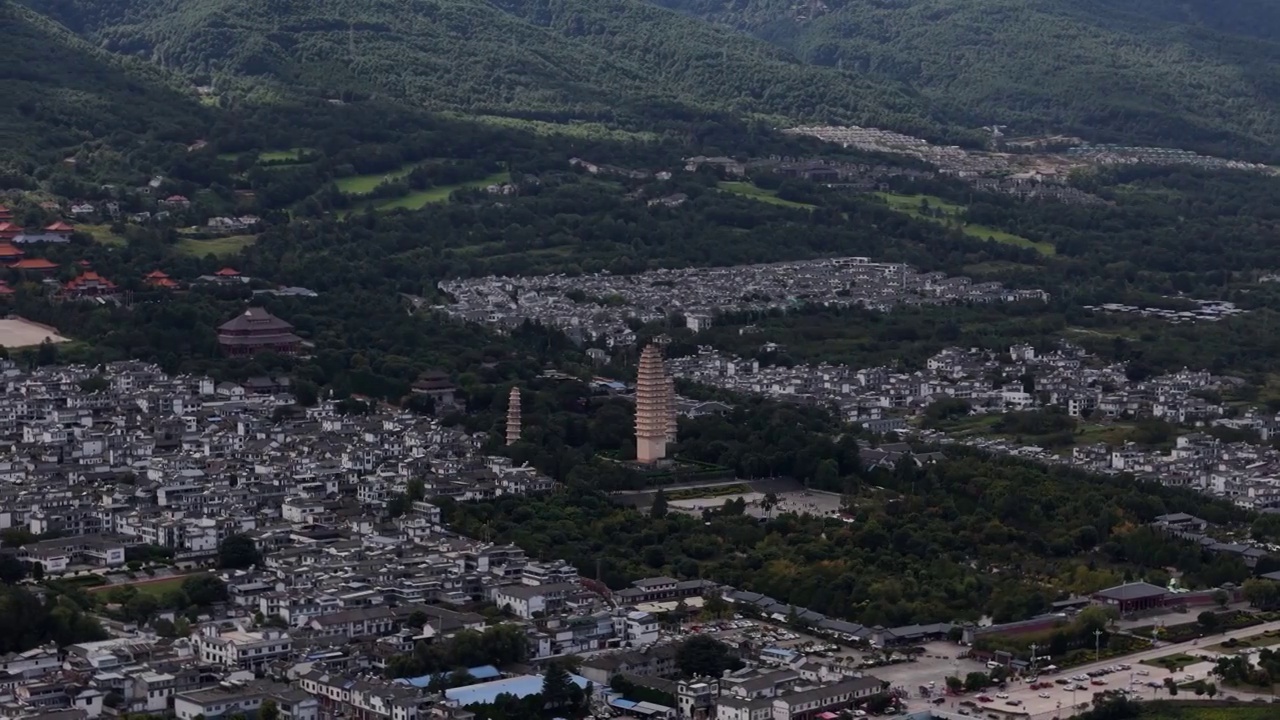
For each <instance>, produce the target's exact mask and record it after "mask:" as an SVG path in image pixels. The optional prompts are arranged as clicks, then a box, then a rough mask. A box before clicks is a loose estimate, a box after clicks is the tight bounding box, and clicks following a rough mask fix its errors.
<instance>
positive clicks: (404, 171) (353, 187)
mask: <svg viewBox="0 0 1280 720" xmlns="http://www.w3.org/2000/svg"><path fill="white" fill-rule="evenodd" d="M415 167H417V166H416V165H414V164H413V163H410V164H408V165H404V166H402V167H400V168H397V169H395V170H392V171H391V172H386V173H372V174H370V175H352V176H350V177H344V178H338V179H337V180H336V181H335V182H336V183H337V185H338V189H339V190H341V191H342V192H344V193H347V194H348V195H367V194H369V193H371V192H373V189H374V188H376V187H378V186H379V185H381V184H382V183H384V182H387V181H388V180H399V179H400V178H402V177H404V176H406V175H408V174H409V173H411V172H413V169H414V168H415Z"/></svg>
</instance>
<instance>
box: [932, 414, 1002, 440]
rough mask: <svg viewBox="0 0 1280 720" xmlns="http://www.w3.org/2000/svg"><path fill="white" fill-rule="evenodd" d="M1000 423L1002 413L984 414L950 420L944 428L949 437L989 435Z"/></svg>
mask: <svg viewBox="0 0 1280 720" xmlns="http://www.w3.org/2000/svg"><path fill="white" fill-rule="evenodd" d="M998 422H1000V413H984V414H982V415H968V416H965V417H962V418H956V419H955V420H948V421H947V422H945V423H944V424H943V426H942V427H943V429H944V430H945V431H946V432H947V434H948V435H952V436H959V437H964V436H967V435H987V434H989V433H991V432H992V427H994V426H995V424H996V423H998Z"/></svg>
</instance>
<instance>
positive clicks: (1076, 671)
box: [910, 620, 1280, 718]
mask: <svg viewBox="0 0 1280 720" xmlns="http://www.w3.org/2000/svg"><path fill="white" fill-rule="evenodd" d="M1271 630H1280V620H1278V621H1274V622H1269V623H1263V624H1261V625H1255V626H1253V627H1249V628H1243V629H1240V630H1231V631H1229V632H1226V633H1223V634H1221V635H1214V636H1212V637H1207V638H1203V639H1201V640H1200V641H1198V642H1196V641H1192V642H1184V643H1177V644H1168V645H1162V646H1161V647H1158V648H1154V649H1151V650H1143V651H1141V652H1137V653H1133V654H1132V655H1126V656H1124V657H1119V658H1111V659H1109V660H1103V661H1101V662H1096V663H1089V664H1087V665H1080V666H1077V667H1074V668H1071V669H1070V670H1064V671H1062V672H1060V673H1058V674H1055V675H1052V676H1045V677H1046V678H1050V679H1057V678H1059V677H1070V676H1072V675H1083V674H1087V673H1089V672H1090V671H1092V670H1099V669H1101V668H1104V667H1108V666H1112V665H1117V664H1120V663H1123V664H1125V665H1131V666H1132V668H1131V669H1130V670H1127V671H1123V672H1117V673H1111V674H1110V675H1106V676H1104V677H1103V679H1104V680H1106V681H1107V684H1106V685H1104V686H1092V685H1090V686H1088V687H1089V689H1088V690H1077V691H1075V692H1074V693H1073V692H1071V691H1066V690H1063V689H1062V686H1061V685H1054V686H1053V688H1052V689H1049V690H1032V689H1030V688H1029V687H1027V684H1026V683H1022V682H1015V683H1010V684H1009V688H1008V690H1006V691H1005V692H1007V693H1008V694H1009V698H1008V699H1009V700H1021V701H1022V705H1020V706H1018V707H1016V708H1015V707H1010V706H1007V705H1005V702H1006V700H1005V699H994V698H995V692H990V693H988V695H990V696H991V697H992V698H993V699H994V700H993V702H991V703H983V704H981V705H980V707H982V708H991V709H995V710H1000V711H1004V712H1023V713H1028V714H1030V715H1032V716H1041V715H1043V716H1045V717H1051V716H1052V715H1054V714H1055V711H1056V713H1057V714H1059V715H1060V717H1063V718H1067V717H1071V716H1073V715H1076V714H1079V713H1080V712H1082V711H1083V710H1087V709H1088V706H1089V703H1090V702H1091V701H1092V700H1093V693H1095V692H1101V691H1103V690H1117V689H1120V688H1127V687H1130V686H1131V685H1132V689H1133V690H1135V691H1139V692H1140V694H1141V697H1143V698H1146V699H1151V698H1153V697H1168V696H1167V694H1166V693H1165V691H1164V690H1163V689H1156V688H1149V687H1147V686H1146V685H1145V684H1143V683H1145V682H1147V681H1149V680H1159V681H1163V680H1164V679H1165V678H1166V677H1174V678H1176V679H1177V680H1179V681H1180V682H1181V681H1185V680H1186V676H1187V675H1190V676H1192V678H1193V679H1195V680H1203V679H1206V678H1209V677H1210V676H1209V672H1210V671H1211V670H1212V669H1213V662H1197V663H1196V664H1194V665H1189V666H1187V667H1186V668H1184V669H1183V670H1182V672H1179V673H1173V674H1171V673H1169V672H1168V671H1167V670H1162V669H1160V668H1155V667H1148V666H1146V665H1139V664H1138V663H1140V662H1141V661H1143V660H1153V659H1155V658H1160V657H1165V656H1166V655H1175V654H1177V653H1186V654H1187V655H1208V656H1211V657H1215V658H1216V657H1219V656H1220V655H1222V653H1217V652H1214V651H1212V650H1207V649H1206V647H1207V646H1209V645H1216V644H1218V643H1221V642H1223V641H1224V640H1228V639H1231V638H1245V637H1249V636H1251V635H1258V634H1260V633H1264V632H1268V631H1271ZM1139 672H1147V673H1148V674H1147V675H1139V674H1138V673H1139ZM1134 682H1136V683H1137V684H1136V685H1133V684H1132V683H1134ZM938 684H939V686H941V685H942V680H941V679H939V681H938ZM1220 690H1221V688H1220ZM1042 692H1043V693H1048V694H1049V696H1050V697H1048V698H1042V697H1040V696H1039V695H1040V693H1042ZM1226 695H1232V696H1235V697H1237V698H1239V699H1241V700H1252V699H1254V698H1255V697H1265V698H1266V699H1270V698H1271V696H1270V695H1265V696H1258V695H1254V694H1250V693H1242V692H1236V691H1234V690H1232V691H1222V692H1220V693H1219V695H1218V699H1219V700H1220V699H1222V697H1224V696H1226ZM976 697H977V694H970V695H969V696H968V697H966V698H959V699H956V700H955V701H952V700H951V699H950V698H948V702H947V704H946V705H942V706H940V707H942V708H943V709H947V710H956V709H959V707H960V705H959V701H960V700H962V699H967V700H973V701H974V702H977V700H976ZM1178 699H1179V700H1182V699H1189V700H1196V699H1199V698H1197V697H1196V695H1194V694H1188V693H1182V694H1179V695H1178ZM1204 699H1206V700H1207V699H1208V698H1204ZM1073 705H1075V706H1076V709H1074V710H1073V709H1072V706H1073ZM1082 705H1083V707H1081V706H1082ZM929 707H934V706H932V705H930V704H929V700H927V699H923V698H912V699H911V701H910V708H911V709H912V710H923V709H926V708H929ZM975 715H976V713H975ZM1277 716H1278V717H1280V713H1278V714H1277Z"/></svg>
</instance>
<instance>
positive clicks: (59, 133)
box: [0, 0, 204, 185]
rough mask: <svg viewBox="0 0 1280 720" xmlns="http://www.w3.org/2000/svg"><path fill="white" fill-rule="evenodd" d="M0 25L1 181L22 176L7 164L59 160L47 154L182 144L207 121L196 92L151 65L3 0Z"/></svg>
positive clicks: (16, 183)
mask: <svg viewBox="0 0 1280 720" xmlns="http://www.w3.org/2000/svg"><path fill="white" fill-rule="evenodd" d="M0 27H3V28H4V36H5V39H4V46H5V57H6V60H7V61H6V63H5V72H4V73H0V97H4V99H5V101H4V102H3V103H0V148H4V149H5V151H6V152H5V153H4V154H3V155H2V156H0V157H2V158H3V159H0V180H11V179H12V178H14V177H17V176H20V175H23V174H25V173H23V172H20V171H18V172H15V170H18V169H17V168H15V167H14V166H12V165H9V163H13V162H17V161H18V158H20V157H23V156H27V157H29V156H30V155H31V154H34V155H36V156H40V155H42V154H44V155H46V156H45V157H43V159H44V160H46V161H47V162H58V161H61V160H62V159H63V158H62V157H60V156H58V157H54V156H51V155H48V153H53V152H55V151H58V150H61V149H65V148H68V147H72V146H76V145H79V144H80V143H84V142H87V141H107V140H109V139H112V138H114V139H115V140H116V141H117V142H116V144H117V145H119V144H121V143H120V142H119V141H120V140H121V139H122V138H124V137H127V136H135V135H136V136H140V135H143V134H149V135H150V136H151V137H153V138H160V139H168V140H172V141H179V142H184V143H186V142H190V141H191V140H192V139H193V136H192V133H193V132H196V131H197V128H198V127H200V125H201V123H202V122H203V121H204V118H203V115H204V111H203V110H202V108H201V107H200V105H199V103H198V101H197V100H196V98H195V96H194V94H184V93H182V92H180V91H179V90H178V89H177V84H176V83H175V81H173V79H172V78H170V77H168V76H167V75H166V74H165V73H164V72H163V71H161V70H160V69H159V68H157V67H155V66H154V65H151V64H149V63H145V62H140V61H134V60H127V59H124V58H120V57H116V56H113V55H112V54H110V53H107V52H103V51H102V50H99V49H96V48H94V47H92V46H91V45H89V44H88V43H86V42H84V41H82V40H80V39H78V38H77V37H75V36H74V35H73V34H71V33H69V32H67V31H66V29H64V28H61V27H59V26H58V24H57V23H54V22H51V21H49V20H48V19H47V18H44V17H41V16H39V15H38V14H36V13H33V12H31V11H30V10H27V9H25V8H22V7H20V6H17V5H14V4H11V3H10V2H9V1H8V0H0ZM22 151H25V152H22ZM0 184H3V183H0ZM9 184H14V185H21V183H19V182H10V183H9Z"/></svg>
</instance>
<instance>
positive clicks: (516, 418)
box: [507, 387, 523, 445]
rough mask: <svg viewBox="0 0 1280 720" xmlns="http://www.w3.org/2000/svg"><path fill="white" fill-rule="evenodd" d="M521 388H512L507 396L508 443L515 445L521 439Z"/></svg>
mask: <svg viewBox="0 0 1280 720" xmlns="http://www.w3.org/2000/svg"><path fill="white" fill-rule="evenodd" d="M522 429H523V428H522V427H521V425H520V388H518V387H513V388H511V394H510V395H508V396H507V444H508V445H515V444H516V443H517V442H519V441H520V432H521V430H522Z"/></svg>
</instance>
